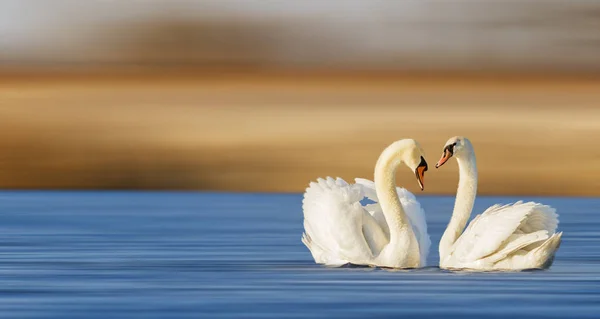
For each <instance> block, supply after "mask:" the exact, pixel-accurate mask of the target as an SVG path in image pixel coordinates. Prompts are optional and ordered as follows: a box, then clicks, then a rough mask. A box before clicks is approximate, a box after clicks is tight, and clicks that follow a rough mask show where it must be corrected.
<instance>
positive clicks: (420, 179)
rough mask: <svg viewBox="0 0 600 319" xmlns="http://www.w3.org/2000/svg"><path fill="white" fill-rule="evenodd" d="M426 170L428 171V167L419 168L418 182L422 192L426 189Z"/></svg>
mask: <svg viewBox="0 0 600 319" xmlns="http://www.w3.org/2000/svg"><path fill="white" fill-rule="evenodd" d="M426 170H427V166H419V167H417V181H418V182H419V186H420V187H421V190H423V189H424V188H425V185H424V184H423V182H424V180H425V171H426Z"/></svg>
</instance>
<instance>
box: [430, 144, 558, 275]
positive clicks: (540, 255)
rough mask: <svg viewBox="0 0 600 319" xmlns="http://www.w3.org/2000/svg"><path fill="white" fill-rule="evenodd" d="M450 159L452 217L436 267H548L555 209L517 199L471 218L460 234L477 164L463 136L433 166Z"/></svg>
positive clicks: (553, 240) (474, 189)
mask: <svg viewBox="0 0 600 319" xmlns="http://www.w3.org/2000/svg"><path fill="white" fill-rule="evenodd" d="M452 156H454V157H456V159H457V161H458V164H459V169H460V182H459V187H458V192H457V195H456V203H455V206H454V212H453V214H452V218H451V220H450V223H449V225H448V228H447V229H446V232H444V235H443V236H442V240H441V241H440V267H441V268H450V269H473V270H523V269H536V268H548V267H550V265H552V262H553V260H554V254H555V252H556V250H557V249H558V248H559V246H560V241H561V236H562V233H556V228H557V226H558V215H557V214H556V210H555V209H554V208H552V207H550V206H547V205H542V204H539V203H534V202H528V203H523V202H522V201H519V202H516V203H514V204H508V205H494V206H492V207H490V208H488V209H487V210H486V211H485V212H483V213H482V214H480V215H477V216H476V217H475V218H474V219H473V220H472V221H471V222H470V223H469V225H468V226H467V228H466V229H465V230H464V231H462V230H463V228H464V226H465V224H466V222H467V220H468V218H469V216H470V215H471V210H472V207H473V203H474V201H475V197H476V193H477V166H476V163H475V154H474V151H473V147H472V145H471V142H470V141H469V140H468V139H466V138H464V137H454V138H451V139H450V140H449V141H448V142H447V143H446V147H445V148H444V154H443V155H442V159H440V161H439V162H438V165H436V166H441V165H443V164H444V163H445V162H446V161H447V160H448V159H449V158H450V157H452ZM461 232H462V233H461Z"/></svg>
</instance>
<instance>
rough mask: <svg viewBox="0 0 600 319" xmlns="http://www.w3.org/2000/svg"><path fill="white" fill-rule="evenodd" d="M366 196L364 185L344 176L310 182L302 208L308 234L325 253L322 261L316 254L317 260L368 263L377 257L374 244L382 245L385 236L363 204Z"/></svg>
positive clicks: (323, 261) (322, 261) (321, 252)
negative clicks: (374, 255) (361, 185)
mask: <svg viewBox="0 0 600 319" xmlns="http://www.w3.org/2000/svg"><path fill="white" fill-rule="evenodd" d="M363 198H364V194H363V191H362V188H361V187H360V186H357V185H349V184H348V183H346V182H345V181H344V180H343V179H341V178H337V179H336V180H334V179H333V178H331V177H328V178H327V179H326V180H325V179H318V182H316V183H315V182H313V183H310V186H309V187H308V188H307V189H306V192H305V193H304V200H303V204H302V208H303V211H304V229H305V232H306V235H307V236H305V237H306V238H308V239H309V240H310V243H311V245H314V246H315V247H318V250H319V251H320V253H319V254H320V255H321V256H322V257H321V258H320V260H317V258H316V257H315V261H316V262H318V263H324V264H331V263H329V262H328V261H329V260H331V261H336V262H335V263H336V264H339V262H340V261H345V262H346V263H348V262H349V263H356V264H365V263H367V262H368V261H370V260H371V259H372V258H373V253H372V251H371V247H370V245H371V246H373V245H377V244H379V242H380V241H381V238H382V237H383V238H384V235H383V231H382V230H381V229H380V228H379V227H378V226H377V224H376V223H375V221H374V220H373V217H372V216H371V215H369V213H368V212H367V211H366V210H365V209H364V208H363V207H362V205H361V204H360V200H362V199H363ZM374 227H375V228H374ZM307 246H309V245H307ZM308 248H309V249H311V252H313V249H312V248H311V247H308ZM313 256H315V254H314V253H313Z"/></svg>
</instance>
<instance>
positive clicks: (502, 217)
mask: <svg viewBox="0 0 600 319" xmlns="http://www.w3.org/2000/svg"><path fill="white" fill-rule="evenodd" d="M537 205H539V204H536V203H522V202H517V203H514V204H508V205H504V206H501V205H494V206H492V207H490V208H488V209H487V210H486V211H485V212H483V214H481V215H478V216H476V217H475V219H473V221H471V223H469V226H468V227H467V229H466V230H465V231H464V232H463V234H462V235H461V236H460V237H459V239H458V240H457V241H456V243H455V244H454V245H453V249H452V250H453V255H454V257H455V258H457V259H458V260H461V261H462V262H473V261H476V260H479V259H482V258H484V257H486V256H489V255H492V254H494V253H496V252H498V250H499V249H500V248H506V247H507V245H506V244H507V241H509V240H511V236H512V235H513V234H514V233H515V232H516V231H517V229H518V228H519V227H520V226H521V225H522V224H523V223H524V222H526V219H527V218H528V216H529V215H530V214H532V213H533V212H534V211H535V210H536V206H537ZM515 238H516V237H515ZM515 247H516V246H515Z"/></svg>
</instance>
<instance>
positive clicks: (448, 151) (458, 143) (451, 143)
mask: <svg viewBox="0 0 600 319" xmlns="http://www.w3.org/2000/svg"><path fill="white" fill-rule="evenodd" d="M471 150H472V147H471V142H470V141H469V140H468V139H467V138H466V137H463V136H455V137H452V138H450V139H449V140H448V141H447V142H446V145H444V150H443V152H442V158H440V160H439V161H438V162H437V164H435V168H438V167H440V166H442V165H444V163H446V162H447V161H448V160H449V159H450V157H452V156H455V157H460V156H462V155H463V154H465V153H467V152H470V151H471Z"/></svg>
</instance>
